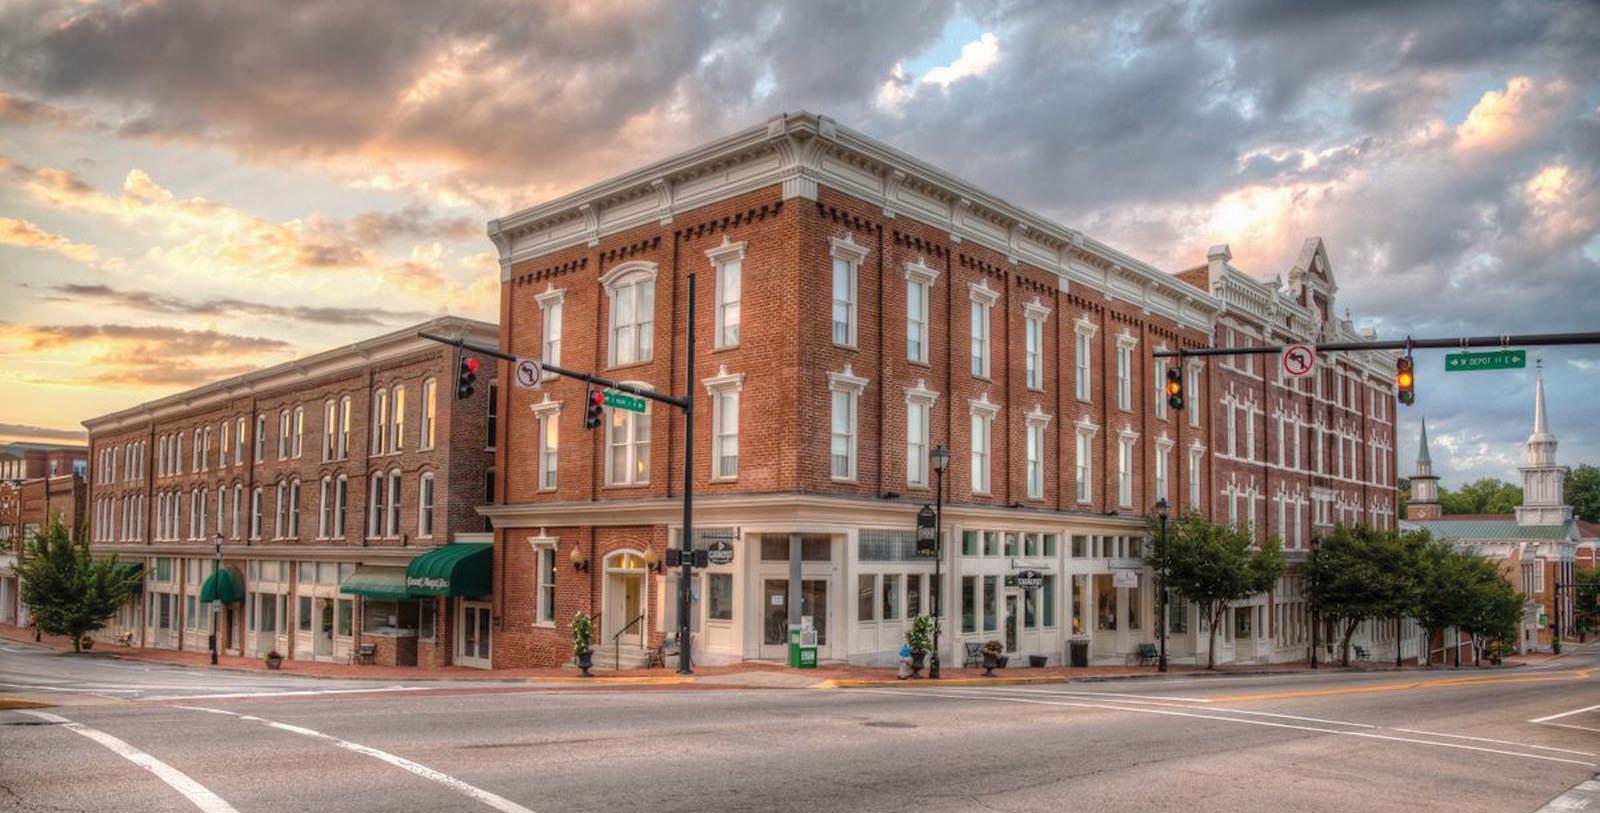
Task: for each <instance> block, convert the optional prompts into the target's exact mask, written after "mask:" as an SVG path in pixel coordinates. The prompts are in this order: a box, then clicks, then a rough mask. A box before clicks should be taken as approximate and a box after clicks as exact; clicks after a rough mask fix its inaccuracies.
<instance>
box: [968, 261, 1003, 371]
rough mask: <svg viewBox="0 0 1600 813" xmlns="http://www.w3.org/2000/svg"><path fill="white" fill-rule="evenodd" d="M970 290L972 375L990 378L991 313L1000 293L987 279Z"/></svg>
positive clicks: (970, 287) (972, 286)
mask: <svg viewBox="0 0 1600 813" xmlns="http://www.w3.org/2000/svg"><path fill="white" fill-rule="evenodd" d="M968 292H969V294H970V295H971V297H972V318H971V320H970V325H971V334H972V353H971V356H972V375H973V377H974V378H988V377H989V355H990V354H989V346H990V338H989V332H990V318H989V315H990V313H991V312H992V311H993V310H994V304H995V302H997V301H999V297H1000V294H999V293H998V292H996V291H994V290H992V289H991V288H989V285H988V283H987V281H985V282H983V283H979V284H974V285H971V286H969V288H968Z"/></svg>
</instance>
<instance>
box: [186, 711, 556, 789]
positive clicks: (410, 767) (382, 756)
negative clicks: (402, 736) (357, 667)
mask: <svg viewBox="0 0 1600 813" xmlns="http://www.w3.org/2000/svg"><path fill="white" fill-rule="evenodd" d="M175 708H180V709H188V710H190V711H204V712H209V713H211V714H222V715H226V716H229V717H237V718H239V719H240V720H248V721H250V722H252V723H261V724H262V725H265V726H269V727H271V728H276V729H278V730H279V731H288V732H290V733H293V734H300V735H302V736H306V737H310V738H312V739H314V740H322V741H323V742H327V743H331V744H333V745H336V746H338V747H340V748H343V749H345V750H346V751H354V752H355V753H358V754H365V755H366V756H369V757H372V758H373V759H377V760H381V761H383V762H387V763H389V764H390V765H393V766H395V767H396V768H400V769H402V770H406V771H410V772H411V773H414V774H416V775H417V776H420V777H422V778H423V779H428V780H431V781H434V782H438V783H439V784H441V785H444V786H445V787H447V788H450V789H451V790H453V791H456V792H457V793H460V794H462V795H463V796H467V797H469V798H472V799H476V800H477V801H479V802H482V803H484V804H486V805H488V806H490V807H492V808H494V809H495V810H499V811H502V813H533V811H532V810H529V809H528V808H526V807H523V806H522V805H519V804H517V803H516V802H513V801H511V800H510V799H507V798H505V797H504V796H499V795H496V794H493V793H490V792H489V791H486V790H484V789H483V788H480V787H477V786H475V785H469V784H467V783H466V782H463V781H461V780H460V779H457V778H455V777H453V776H451V775H449V774H446V773H442V772H440V771H436V770H434V769H432V768H429V767H428V766H426V765H423V764H422V763H420V762H412V761H411V760H409V759H406V758H405V757H402V756H396V755H394V754H391V753H389V752H387V751H380V750H378V749H376V748H373V747H371V746H367V745H362V744H360V743H356V742H350V741H349V740H341V739H339V738H338V737H335V736H333V735H331V734H324V733H322V732H321V731H313V730H311V729H309V728H303V727H301V726H297V725H290V724H288V723H280V722H277V721H275V720H268V719H266V718H263V717H255V716H253V715H249V714H239V713H237V712H232V711H225V710H223V709H208V708H204V707H201V706H176V707H175Z"/></svg>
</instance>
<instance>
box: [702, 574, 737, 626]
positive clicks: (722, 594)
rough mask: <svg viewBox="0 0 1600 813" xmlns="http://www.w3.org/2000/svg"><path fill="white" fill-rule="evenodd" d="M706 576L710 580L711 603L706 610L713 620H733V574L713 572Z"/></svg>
mask: <svg viewBox="0 0 1600 813" xmlns="http://www.w3.org/2000/svg"><path fill="white" fill-rule="evenodd" d="M706 578H707V579H708V580H709V581H710V589H709V590H708V591H707V592H708V593H709V594H710V599H709V602H710V603H709V604H707V606H706V612H707V613H708V614H709V615H710V617H711V620H713V621H732V620H733V574H732V573H711V574H707V576H706Z"/></svg>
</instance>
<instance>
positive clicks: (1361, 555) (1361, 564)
mask: <svg viewBox="0 0 1600 813" xmlns="http://www.w3.org/2000/svg"><path fill="white" fill-rule="evenodd" d="M1414 555H1415V554H1414V552H1413V546H1411V545H1408V544H1407V543H1406V542H1404V541H1402V540H1401V538H1400V535H1399V534H1398V533H1396V532H1394V531H1375V530H1372V529H1371V528H1367V527H1366V526H1358V527H1356V528H1349V527H1346V526H1344V525H1340V526H1338V527H1336V528H1335V529H1334V531H1333V534H1332V535H1331V536H1328V537H1326V538H1324V539H1323V540H1322V543H1321V544H1320V545H1319V546H1318V547H1317V552H1316V555H1315V556H1313V557H1311V559H1310V560H1309V561H1308V562H1307V563H1306V576H1307V578H1306V585H1307V588H1308V592H1309V593H1310V594H1311V600H1312V602H1313V603H1314V605H1315V606H1316V608H1317V614H1318V615H1320V616H1321V617H1323V618H1327V619H1332V620H1334V621H1335V622H1336V623H1338V624H1339V646H1340V653H1341V655H1340V660H1341V662H1342V663H1343V664H1344V665H1345V666H1349V665H1350V638H1351V637H1352V636H1353V635H1355V631H1356V628H1357V627H1359V626H1360V625H1361V622H1363V621H1367V620H1370V619H1377V618H1400V617H1401V616H1404V615H1406V614H1407V613H1408V612H1409V611H1410V609H1411V606H1412V605H1413V604H1414V603H1415V596H1416V593H1417V585H1416V579H1415V571H1414V568H1412V567H1411V565H1410V560H1411V559H1412V558H1414Z"/></svg>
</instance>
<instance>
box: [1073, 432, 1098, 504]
mask: <svg viewBox="0 0 1600 813" xmlns="http://www.w3.org/2000/svg"><path fill="white" fill-rule="evenodd" d="M1094 433H1095V427H1094V425H1093V424H1089V423H1082V422H1080V423H1079V424H1078V426H1077V436H1076V440H1077V444H1076V445H1077V448H1076V449H1075V451H1076V453H1077V480H1078V502H1091V501H1093V500H1094V457H1093V455H1094Z"/></svg>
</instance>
